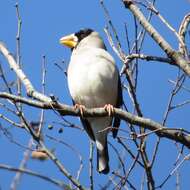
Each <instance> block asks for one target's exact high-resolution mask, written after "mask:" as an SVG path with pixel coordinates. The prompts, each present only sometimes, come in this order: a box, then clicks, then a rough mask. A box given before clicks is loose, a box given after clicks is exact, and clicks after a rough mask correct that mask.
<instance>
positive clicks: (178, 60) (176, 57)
mask: <svg viewBox="0 0 190 190" xmlns="http://www.w3.org/2000/svg"><path fill="white" fill-rule="evenodd" d="M123 3H124V5H125V7H126V8H128V9H129V10H130V11H131V12H132V13H133V14H134V15H135V17H136V18H137V19H138V20H139V22H140V24H141V25H142V26H143V27H144V28H145V29H146V31H147V32H148V33H149V34H150V36H151V37H152V38H153V39H154V40H155V41H156V43H157V44H158V45H159V46H160V47H161V48H162V50H163V51H164V52H165V53H166V54H167V56H168V57H169V58H171V59H172V60H173V61H174V62H175V64H176V65H177V66H178V67H179V68H181V69H182V70H183V71H184V72H185V73H186V74H187V75H190V64H189V61H187V60H186V59H185V58H184V57H183V56H182V55H181V53H179V52H177V51H174V50H173V49H172V47H171V46H170V44H169V43H168V42H167V41H166V40H165V39H164V38H163V37H162V36H161V35H160V34H159V33H158V31H157V30H156V29H155V28H154V27H153V26H152V25H151V24H150V23H149V22H148V21H147V19H146V18H145V16H144V15H143V14H142V12H141V11H140V10H139V8H138V7H137V6H136V5H135V3H134V2H133V1H132V0H123Z"/></svg>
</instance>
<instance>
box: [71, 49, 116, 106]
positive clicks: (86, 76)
mask: <svg viewBox="0 0 190 190" xmlns="http://www.w3.org/2000/svg"><path fill="white" fill-rule="evenodd" d="M68 85H69V90H70V94H71V96H72V98H73V100H74V101H75V102H76V103H79V104H83V105H85V106H86V107H101V106H104V105H105V104H108V103H110V104H113V105H115V104H116V99H117V90H118V89H117V88H118V71H117V69H116V67H115V65H114V60H113V58H112V57H111V56H110V55H109V54H108V53H107V52H106V51H105V50H103V49H98V48H91V49H90V48H88V49H87V48H85V49H82V50H81V51H80V52H77V53H76V54H75V52H73V54H72V58H71V61H70V64H69V68H68Z"/></svg>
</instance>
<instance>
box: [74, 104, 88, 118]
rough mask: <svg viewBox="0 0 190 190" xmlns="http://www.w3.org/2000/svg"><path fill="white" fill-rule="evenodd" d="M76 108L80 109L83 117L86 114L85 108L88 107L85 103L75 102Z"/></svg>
mask: <svg viewBox="0 0 190 190" xmlns="http://www.w3.org/2000/svg"><path fill="white" fill-rule="evenodd" d="M74 108H75V110H76V109H79V111H80V114H81V116H82V117H83V116H84V110H85V108H86V107H85V106H84V105H81V104H75V105H74Z"/></svg>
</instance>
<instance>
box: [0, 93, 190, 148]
mask: <svg viewBox="0 0 190 190" xmlns="http://www.w3.org/2000/svg"><path fill="white" fill-rule="evenodd" d="M0 97H1V98H5V99H9V100H14V101H15V102H22V103H24V104H27V105H30V106H33V107H37V108H43V109H54V110H56V111H57V112H59V113H60V114H61V115H71V116H80V110H76V109H75V108H74V107H73V106H69V105H66V104H62V103H59V102H53V101H52V102H38V101H34V100H30V99H27V98H23V97H18V96H15V95H11V94H8V93H0ZM83 116H84V117H105V116H108V113H107V112H106V111H105V109H104V108H93V109H87V108H86V109H85V110H84V113H83ZM113 116H117V117H120V118H121V119H123V120H125V121H127V122H129V123H131V124H134V125H137V126H139V127H143V128H144V129H148V130H150V131H153V132H155V133H156V134H157V135H158V136H159V137H165V138H168V139H171V140H174V141H176V142H178V143H181V144H183V145H185V146H186V147H188V148H190V133H188V134H187V133H184V131H183V129H171V128H167V127H166V126H163V125H162V124H160V123H158V122H156V121H153V120H151V119H149V118H145V117H139V116H136V115H133V114H131V113H129V112H127V111H123V110H121V109H118V108H114V115H113Z"/></svg>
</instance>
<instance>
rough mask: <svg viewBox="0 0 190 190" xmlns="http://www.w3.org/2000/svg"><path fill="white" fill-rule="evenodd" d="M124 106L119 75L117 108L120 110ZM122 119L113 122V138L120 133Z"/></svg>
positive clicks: (116, 118)
mask: <svg viewBox="0 0 190 190" xmlns="http://www.w3.org/2000/svg"><path fill="white" fill-rule="evenodd" d="M122 104H123V95H122V86H121V79H120V76H119V73H118V94H117V104H116V108H120V107H121V106H122ZM120 122H121V119H120V118H119V117H115V118H114V121H113V127H114V128H113V130H112V133H113V137H114V138H116V136H117V133H118V128H119V125H120Z"/></svg>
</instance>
